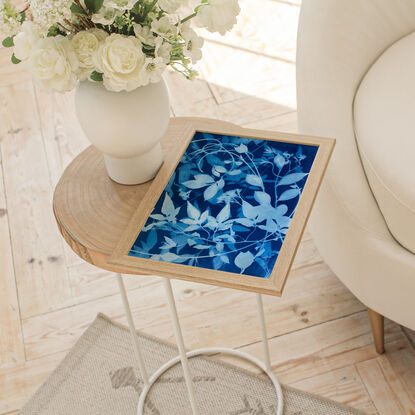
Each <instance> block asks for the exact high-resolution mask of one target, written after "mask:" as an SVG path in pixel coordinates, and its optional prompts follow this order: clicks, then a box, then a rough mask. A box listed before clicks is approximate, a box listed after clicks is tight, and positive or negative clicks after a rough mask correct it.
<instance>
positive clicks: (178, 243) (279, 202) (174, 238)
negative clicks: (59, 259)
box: [109, 121, 334, 295]
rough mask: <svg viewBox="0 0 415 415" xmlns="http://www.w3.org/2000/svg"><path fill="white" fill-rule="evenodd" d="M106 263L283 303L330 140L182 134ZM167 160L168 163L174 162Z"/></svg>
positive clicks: (201, 131)
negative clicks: (274, 298) (268, 296)
mask: <svg viewBox="0 0 415 415" xmlns="http://www.w3.org/2000/svg"><path fill="white" fill-rule="evenodd" d="M181 147H182V148H180V149H177V150H176V153H175V152H170V154H169V155H168V157H170V159H169V161H170V162H169V163H165V164H164V165H163V166H162V168H161V170H160V172H159V173H158V175H157V177H156V178H155V179H154V181H153V183H152V184H151V186H150V189H149V191H148V192H147V194H146V196H145V197H144V198H143V200H142V201H141V203H140V205H139V206H137V211H136V213H135V214H134V215H133V218H132V219H131V221H130V223H129V226H128V228H127V229H126V231H125V233H124V235H123V238H122V239H121V241H120V242H119V243H118V245H117V247H116V249H115V251H114V253H113V254H112V256H111V258H110V261H109V262H110V263H111V264H117V265H121V266H123V267H125V268H127V269H129V270H130V271H136V273H137V274H140V273H146V274H149V273H151V274H156V275H160V276H165V277H171V278H180V279H186V280H192V281H196V282H203V283H209V284H214V285H219V286H226V287H231V288H237V289H244V290H249V291H255V292H261V293H267V294H273V295H281V293H282V290H283V287H284V284H285V281H286V278H287V275H288V272H289V270H290V267H291V264H292V262H293V259H294V256H295V253H296V250H297V247H298V244H299V242H300V239H301V236H302V233H303V230H304V227H305V225H306V222H307V218H308V216H309V213H310V211H311V208H312V205H313V202H314V199H315V196H316V194H317V191H318V188H319V185H320V182H321V180H322V178H323V175H324V172H325V169H326V166H327V163H328V161H329V158H330V155H331V152H332V150H333V147H334V140H332V139H327V138H318V137H304V136H299V135H291V134H282V133H274V132H268V131H258V130H248V129H242V128H238V127H229V128H227V129H225V130H224V128H220V129H218V130H216V131H215V130H214V129H212V127H210V128H209V129H206V128H203V122H202V121H200V122H195V124H192V125H189V127H188V128H187V129H186V131H183V143H182V146H181ZM173 159H174V160H173Z"/></svg>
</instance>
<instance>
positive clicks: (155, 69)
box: [140, 58, 166, 85]
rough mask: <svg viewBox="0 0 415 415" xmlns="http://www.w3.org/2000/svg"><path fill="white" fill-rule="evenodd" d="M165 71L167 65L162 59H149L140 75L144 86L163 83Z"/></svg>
mask: <svg viewBox="0 0 415 415" xmlns="http://www.w3.org/2000/svg"><path fill="white" fill-rule="evenodd" d="M165 69H166V64H165V63H164V62H163V59H162V58H154V59H152V58H147V59H146V60H145V62H144V66H143V68H142V70H141V74H140V77H141V83H142V85H147V84H149V83H150V82H153V83H155V82H159V81H161V75H162V74H163V72H164V70H165Z"/></svg>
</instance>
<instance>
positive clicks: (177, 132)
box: [53, 118, 229, 273]
mask: <svg viewBox="0 0 415 415" xmlns="http://www.w3.org/2000/svg"><path fill="white" fill-rule="evenodd" d="M191 120H195V118H172V119H171V121H170V124H169V128H168V130H167V132H166V134H165V135H164V137H163V138H162V147H163V152H164V153H167V152H169V151H174V148H175V146H176V143H178V142H179V141H180V138H181V132H182V131H183V130H184V128H185V127H186V123H189V122H191ZM198 120H199V121H201V119H198ZM202 120H203V123H204V124H206V126H209V124H210V123H212V124H213V123H214V125H215V126H216V127H218V125H219V124H218V121H217V120H209V119H202ZM223 125H224V126H226V125H228V126H229V123H226V122H223ZM219 126H220V125H219ZM150 185H151V181H150V182H147V183H144V184H140V185H136V186H125V185H121V184H118V183H115V182H113V181H112V180H111V179H110V178H109V177H108V175H107V172H106V170H105V165H104V158H103V156H102V154H101V153H100V152H99V151H98V150H97V149H96V148H95V147H92V146H91V147H88V148H87V149H86V150H85V151H83V152H82V153H81V154H79V155H78V156H77V157H76V158H75V159H74V160H73V161H72V162H71V164H70V165H69V166H68V167H67V168H66V170H65V171H64V173H63V175H62V177H61V179H60V181H59V183H58V185H57V186H56V189H55V193H54V197H53V211H54V214H55V217H56V221H57V222H58V226H59V230H60V232H61V234H62V236H63V237H64V238H65V240H66V242H67V243H68V244H69V246H70V247H71V248H72V249H73V250H74V251H75V253H76V254H77V255H78V256H80V257H81V258H82V259H84V260H85V261H87V262H89V263H91V264H93V265H96V266H97V267H100V268H104V269H107V270H110V271H115V272H122V273H131V272H129V271H128V270H126V269H122V268H120V267H118V266H114V265H109V264H107V260H108V258H109V256H110V255H111V254H112V252H113V250H114V247H115V245H116V244H117V242H118V241H119V239H120V238H121V236H122V234H123V232H124V230H125V229H126V227H127V225H128V222H129V220H130V218H131V216H132V215H133V213H134V212H135V210H136V209H137V207H138V206H139V204H140V201H141V199H142V198H143V196H144V195H145V194H146V192H147V191H148V189H149V187H150Z"/></svg>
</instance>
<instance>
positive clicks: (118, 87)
mask: <svg viewBox="0 0 415 415" xmlns="http://www.w3.org/2000/svg"><path fill="white" fill-rule="evenodd" d="M144 60H145V55H144V53H143V51H142V44H141V42H140V41H139V40H138V39H137V38H136V37H134V36H124V35H120V34H117V33H114V34H112V35H110V36H108V37H107V38H106V39H105V41H104V42H103V43H102V44H101V45H100V47H99V49H98V52H97V53H96V54H95V58H94V61H95V65H96V67H97V70H98V71H99V72H102V73H103V74H104V76H103V78H104V86H105V87H106V88H107V89H108V90H110V91H117V92H118V91H122V90H125V91H132V90H133V89H135V88H137V87H139V86H140V85H141V79H140V72H141V69H142V68H143V65H144Z"/></svg>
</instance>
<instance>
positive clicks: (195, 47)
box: [181, 23, 204, 62]
mask: <svg viewBox="0 0 415 415" xmlns="http://www.w3.org/2000/svg"><path fill="white" fill-rule="evenodd" d="M181 35H182V36H183V39H184V40H185V41H186V44H185V45H184V48H183V53H184V55H185V56H187V57H189V58H190V59H191V60H192V61H193V62H197V61H198V60H200V59H202V50H201V49H202V46H203V42H204V41H203V39H202V38H201V37H200V36H198V35H197V33H196V32H195V31H194V30H193V29H192V28H191V27H190V26H189V25H188V24H186V23H185V24H184V25H183V26H182V29H181Z"/></svg>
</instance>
